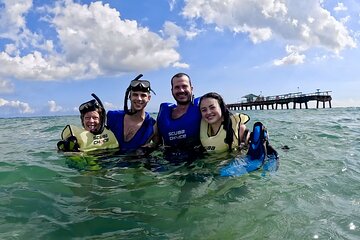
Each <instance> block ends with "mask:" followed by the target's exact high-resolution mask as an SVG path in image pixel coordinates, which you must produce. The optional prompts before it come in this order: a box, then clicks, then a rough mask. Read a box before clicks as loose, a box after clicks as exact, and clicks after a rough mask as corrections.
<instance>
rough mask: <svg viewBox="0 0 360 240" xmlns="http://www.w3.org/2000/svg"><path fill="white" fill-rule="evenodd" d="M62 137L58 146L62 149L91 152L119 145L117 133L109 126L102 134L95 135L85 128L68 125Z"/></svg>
mask: <svg viewBox="0 0 360 240" xmlns="http://www.w3.org/2000/svg"><path fill="white" fill-rule="evenodd" d="M61 139H62V141H60V142H58V148H59V150H62V151H81V152H89V151H94V150H102V149H112V148H118V147H119V144H118V142H117V140H116V138H115V135H114V134H113V133H112V132H111V131H110V130H109V129H107V128H104V131H103V132H102V133H101V134H97V135H94V134H93V133H91V132H90V131H87V130H85V129H84V128H81V127H77V126H74V125H66V126H65V128H64V129H63V131H62V133H61Z"/></svg>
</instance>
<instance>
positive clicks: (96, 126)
mask: <svg viewBox="0 0 360 240" xmlns="http://www.w3.org/2000/svg"><path fill="white" fill-rule="evenodd" d="M92 96H93V97H94V98H95V99H93V100H90V101H88V102H85V103H83V104H81V105H80V107H79V111H80V119H81V124H82V126H83V128H81V127H77V126H73V125H67V126H66V127H65V128H64V130H63V131H62V133H61V138H62V140H61V141H59V142H58V144H57V146H58V149H59V150H61V151H64V152H79V151H80V152H89V151H93V150H103V149H112V148H118V147H119V144H118V142H117V140H116V137H115V135H114V134H113V133H112V132H111V131H110V130H109V129H107V128H106V126H105V122H106V111H105V108H104V107H103V105H102V103H101V101H100V99H99V98H98V97H97V96H96V95H95V94H92Z"/></svg>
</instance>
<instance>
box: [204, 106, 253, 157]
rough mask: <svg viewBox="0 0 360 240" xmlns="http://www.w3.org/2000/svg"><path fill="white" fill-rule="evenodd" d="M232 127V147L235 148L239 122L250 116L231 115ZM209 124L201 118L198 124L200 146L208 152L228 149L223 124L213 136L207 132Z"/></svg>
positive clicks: (237, 140)
mask: <svg viewBox="0 0 360 240" xmlns="http://www.w3.org/2000/svg"><path fill="white" fill-rule="evenodd" d="M230 118H231V123H232V129H233V130H234V140H233V143H232V147H233V148H236V147H237V146H239V136H238V135H239V123H242V124H245V123H247V122H248V121H249V119H250V117H249V116H248V115H246V114H242V113H237V114H234V115H231V117H230ZM208 130H209V124H208V123H207V122H205V120H203V119H202V120H201V124H200V140H201V144H202V146H203V147H204V148H205V150H206V151H207V152H210V153H221V152H225V151H228V150H229V145H228V144H226V143H225V141H224V140H225V138H226V131H225V130H224V128H223V125H221V126H220V129H219V131H218V132H217V133H216V135H215V136H210V135H209V133H208Z"/></svg>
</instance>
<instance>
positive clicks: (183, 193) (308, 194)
mask: <svg viewBox="0 0 360 240" xmlns="http://www.w3.org/2000/svg"><path fill="white" fill-rule="evenodd" d="M245 112H246V113H247V114H249V115H250V117H251V121H250V124H248V126H250V127H251V126H252V124H253V123H254V122H256V121H262V122H263V123H264V124H265V125H266V126H267V129H268V132H269V135H270V143H271V145H272V146H273V147H274V148H275V149H277V151H278V153H279V155H280V167H279V169H278V171H276V172H267V173H266V172H265V173H264V172H262V171H256V172H252V173H250V174H247V175H244V176H241V177H231V178H225V177H220V176H219V175H218V174H217V170H218V169H217V166H218V164H220V163H223V162H225V161H227V160H230V159H231V157H232V156H228V155H223V156H211V157H207V158H204V159H199V160H197V161H195V162H194V163H193V164H191V165H187V166H185V165H178V166H170V167H168V168H167V170H165V171H161V172H154V171H151V170H149V169H148V168H147V167H146V164H145V162H146V161H147V160H148V159H136V158H135V157H131V156H116V155H115V156H108V157H103V158H102V160H101V161H103V162H104V163H106V164H103V165H102V166H101V167H98V168H85V169H84V168H79V167H76V166H75V167H74V165H72V164H70V163H71V161H72V160H73V157H71V156H66V155H64V154H62V153H58V152H57V150H56V143H57V141H58V140H59V138H60V132H61V130H62V129H63V127H64V126H65V125H66V124H79V121H80V120H79V118H78V117H76V116H70V117H69V116H68V117H36V118H11V119H0V136H1V137H0V150H1V155H2V156H1V158H0V159H1V160H0V213H1V214H0V239H276V240H277V239H360V109H359V108H332V109H329V108H325V109H307V110H306V109H302V110H301V109H295V110H293V109H291V110H249V111H245ZM284 146H288V147H289V149H284ZM151 161H159V162H161V161H162V159H161V153H160V152H155V153H154V155H153V156H152V157H151ZM124 162H132V163H136V164H134V165H131V166H130V167H129V166H126V165H124V164H122V163H124Z"/></svg>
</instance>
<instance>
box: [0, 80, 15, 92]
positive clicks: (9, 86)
mask: <svg viewBox="0 0 360 240" xmlns="http://www.w3.org/2000/svg"><path fill="white" fill-rule="evenodd" d="M14 89H15V86H14V84H13V83H12V82H10V81H9V80H4V79H0V93H12V92H14Z"/></svg>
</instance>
